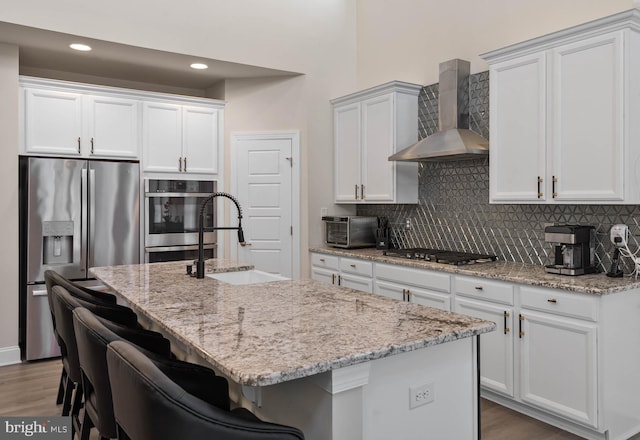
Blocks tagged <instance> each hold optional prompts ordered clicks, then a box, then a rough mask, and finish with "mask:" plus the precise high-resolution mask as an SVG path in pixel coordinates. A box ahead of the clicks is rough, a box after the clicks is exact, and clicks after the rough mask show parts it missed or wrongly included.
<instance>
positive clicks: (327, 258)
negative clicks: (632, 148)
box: [311, 254, 340, 270]
mask: <svg viewBox="0 0 640 440" xmlns="http://www.w3.org/2000/svg"><path fill="white" fill-rule="evenodd" d="M311 265H312V266H316V267H324V268H325V269H333V270H338V269H339V268H340V264H339V258H338V257H333V256H331V255H325V254H311Z"/></svg>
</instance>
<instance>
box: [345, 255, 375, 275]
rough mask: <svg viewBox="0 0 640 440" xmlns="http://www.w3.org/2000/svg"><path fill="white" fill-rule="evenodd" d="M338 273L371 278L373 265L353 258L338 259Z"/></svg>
mask: <svg viewBox="0 0 640 440" xmlns="http://www.w3.org/2000/svg"><path fill="white" fill-rule="evenodd" d="M340 272H346V273H353V274H356V275H362V276H365V277H372V276H373V263H372V262H371V261H363V260H356V259H354V258H340Z"/></svg>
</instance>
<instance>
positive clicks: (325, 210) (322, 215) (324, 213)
mask: <svg viewBox="0 0 640 440" xmlns="http://www.w3.org/2000/svg"><path fill="white" fill-rule="evenodd" d="M327 212H328V210H327V208H320V217H326V216H327Z"/></svg>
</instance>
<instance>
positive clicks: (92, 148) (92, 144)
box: [91, 138, 93, 154]
mask: <svg viewBox="0 0 640 440" xmlns="http://www.w3.org/2000/svg"><path fill="white" fill-rule="evenodd" d="M91 154H93V138H91Z"/></svg>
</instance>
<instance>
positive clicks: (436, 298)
mask: <svg viewBox="0 0 640 440" xmlns="http://www.w3.org/2000/svg"><path fill="white" fill-rule="evenodd" d="M450 283H451V276H450V275H448V274H444V273H441V272H435V271H430V270H423V269H413V268H406V267H401V266H396V265H392V264H383V263H376V266H375V282H374V287H373V293H377V294H378V295H383V296H387V297H389V298H393V299H397V300H402V301H407V302H412V303H416V304H421V305H423V306H428V307H434V308H436V309H441V310H446V311H451V295H450V293H449V292H450Z"/></svg>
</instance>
